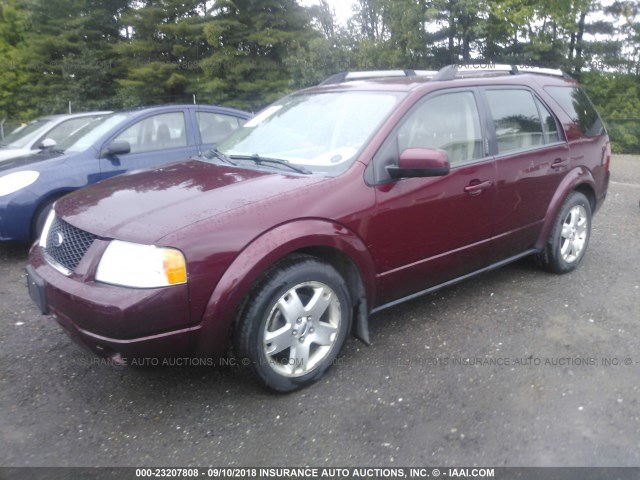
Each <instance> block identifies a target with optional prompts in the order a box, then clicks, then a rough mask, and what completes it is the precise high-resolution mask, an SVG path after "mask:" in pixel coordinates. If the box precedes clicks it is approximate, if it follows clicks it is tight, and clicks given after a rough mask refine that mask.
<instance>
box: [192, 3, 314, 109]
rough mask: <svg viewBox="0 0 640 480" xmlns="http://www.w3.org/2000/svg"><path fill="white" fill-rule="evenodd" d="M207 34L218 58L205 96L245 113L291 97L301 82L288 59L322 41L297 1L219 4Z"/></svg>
mask: <svg viewBox="0 0 640 480" xmlns="http://www.w3.org/2000/svg"><path fill="white" fill-rule="evenodd" d="M205 34H206V38H207V41H208V43H209V45H211V48H212V52H211V54H210V55H209V57H208V58H207V59H206V61H205V62H204V68H205V74H206V75H205V76H206V79H205V80H203V81H201V83H200V85H201V89H202V91H203V92H204V94H205V95H206V97H207V98H209V99H211V100H212V101H214V102H217V103H226V104H230V105H234V106H237V107H244V108H256V107H259V106H261V105H264V104H265V103H268V102H270V101H272V100H275V99H276V98H278V97H279V96H281V95H283V94H284V93H287V92H289V91H290V90H291V89H292V87H293V86H294V85H295V83H296V82H295V79H292V78H291V74H290V71H289V69H288V66H287V62H286V60H287V58H289V57H290V55H291V54H292V52H295V51H296V50H298V49H300V48H302V46H303V45H306V44H308V43H309V42H310V40H313V39H314V38H317V36H318V32H317V31H315V30H314V29H313V28H312V26H311V18H310V16H309V14H308V12H307V10H306V9H304V8H303V7H301V6H300V5H298V4H297V3H296V2H295V0H235V1H230V0H217V1H216V2H215V4H214V5H213V11H212V16H210V17H208V18H207V23H206V26H205Z"/></svg>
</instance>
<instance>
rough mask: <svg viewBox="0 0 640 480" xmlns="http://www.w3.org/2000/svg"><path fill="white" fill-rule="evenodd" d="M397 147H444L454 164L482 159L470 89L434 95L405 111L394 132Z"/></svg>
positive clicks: (478, 118)
mask: <svg viewBox="0 0 640 480" xmlns="http://www.w3.org/2000/svg"><path fill="white" fill-rule="evenodd" d="M398 147H399V151H400V152H402V151H403V150H405V149H407V148H414V147H422V148H435V149H440V150H444V151H446V152H447V153H448V154H449V163H450V164H451V165H456V164H459V163H462V162H465V161H468V160H474V159H478V158H482V157H483V156H484V155H483V151H482V130H481V128H480V116H479V114H478V107H477V105H476V100H475V96H474V95H473V93H472V92H456V93H446V94H443V95H438V96H436V97H433V98H430V99H428V100H426V101H425V102H424V103H423V104H422V105H420V106H419V107H418V108H417V109H416V110H414V111H413V112H411V113H410V114H409V117H408V118H407V120H406V121H405V122H404V123H403V125H402V126H401V127H400V129H399V131H398Z"/></svg>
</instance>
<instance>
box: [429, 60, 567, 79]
mask: <svg viewBox="0 0 640 480" xmlns="http://www.w3.org/2000/svg"><path fill="white" fill-rule="evenodd" d="M524 73H534V74H538V75H550V76H554V77H563V78H570V77H569V76H568V75H567V74H566V73H564V72H563V71H562V70H556V69H552V68H540V67H531V66H528V65H504V64H496V63H488V64H469V65H447V66H446V67H444V68H442V69H440V71H438V73H437V74H436V75H435V76H434V77H433V80H436V81H437V80H453V79H455V78H460V77H465V76H473V74H477V75H505V74H506V75H519V74H524Z"/></svg>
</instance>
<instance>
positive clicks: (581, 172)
mask: <svg viewBox="0 0 640 480" xmlns="http://www.w3.org/2000/svg"><path fill="white" fill-rule="evenodd" d="M595 185H596V184H595V180H594V178H593V175H591V172H590V171H589V170H588V169H586V168H584V167H578V168H575V169H573V170H571V171H570V172H569V173H567V175H566V176H565V177H564V179H563V180H562V182H561V183H560V185H559V186H558V188H557V189H556V192H555V193H554V195H553V197H552V199H551V202H550V203H549V207H548V208H547V213H546V215H545V220H544V224H543V226H542V230H541V232H540V235H539V237H538V239H537V241H536V243H535V244H534V248H537V249H538V250H543V249H544V248H545V245H546V243H547V241H548V239H549V235H551V230H552V228H553V224H554V222H555V219H556V216H557V215H558V211H559V210H560V208H561V207H562V204H563V203H564V201H565V199H566V198H567V197H568V196H569V194H570V193H571V192H574V191H577V192H580V193H582V194H583V195H584V196H585V197H587V199H588V200H589V205H590V207H591V211H592V212H594V211H595V208H596V204H597V198H596V187H595Z"/></svg>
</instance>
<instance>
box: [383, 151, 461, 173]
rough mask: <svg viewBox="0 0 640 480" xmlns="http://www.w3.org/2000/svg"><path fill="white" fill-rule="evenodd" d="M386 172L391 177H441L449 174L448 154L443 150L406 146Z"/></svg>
mask: <svg viewBox="0 0 640 480" xmlns="http://www.w3.org/2000/svg"><path fill="white" fill-rule="evenodd" d="M387 172H389V176H391V178H413V177H442V176H444V175H448V174H449V155H448V154H447V152H445V151H444V150H435V149H432V148H408V149H406V150H405V151H403V152H402V153H401V154H400V158H399V159H398V165H397V166H396V165H389V166H387Z"/></svg>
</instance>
